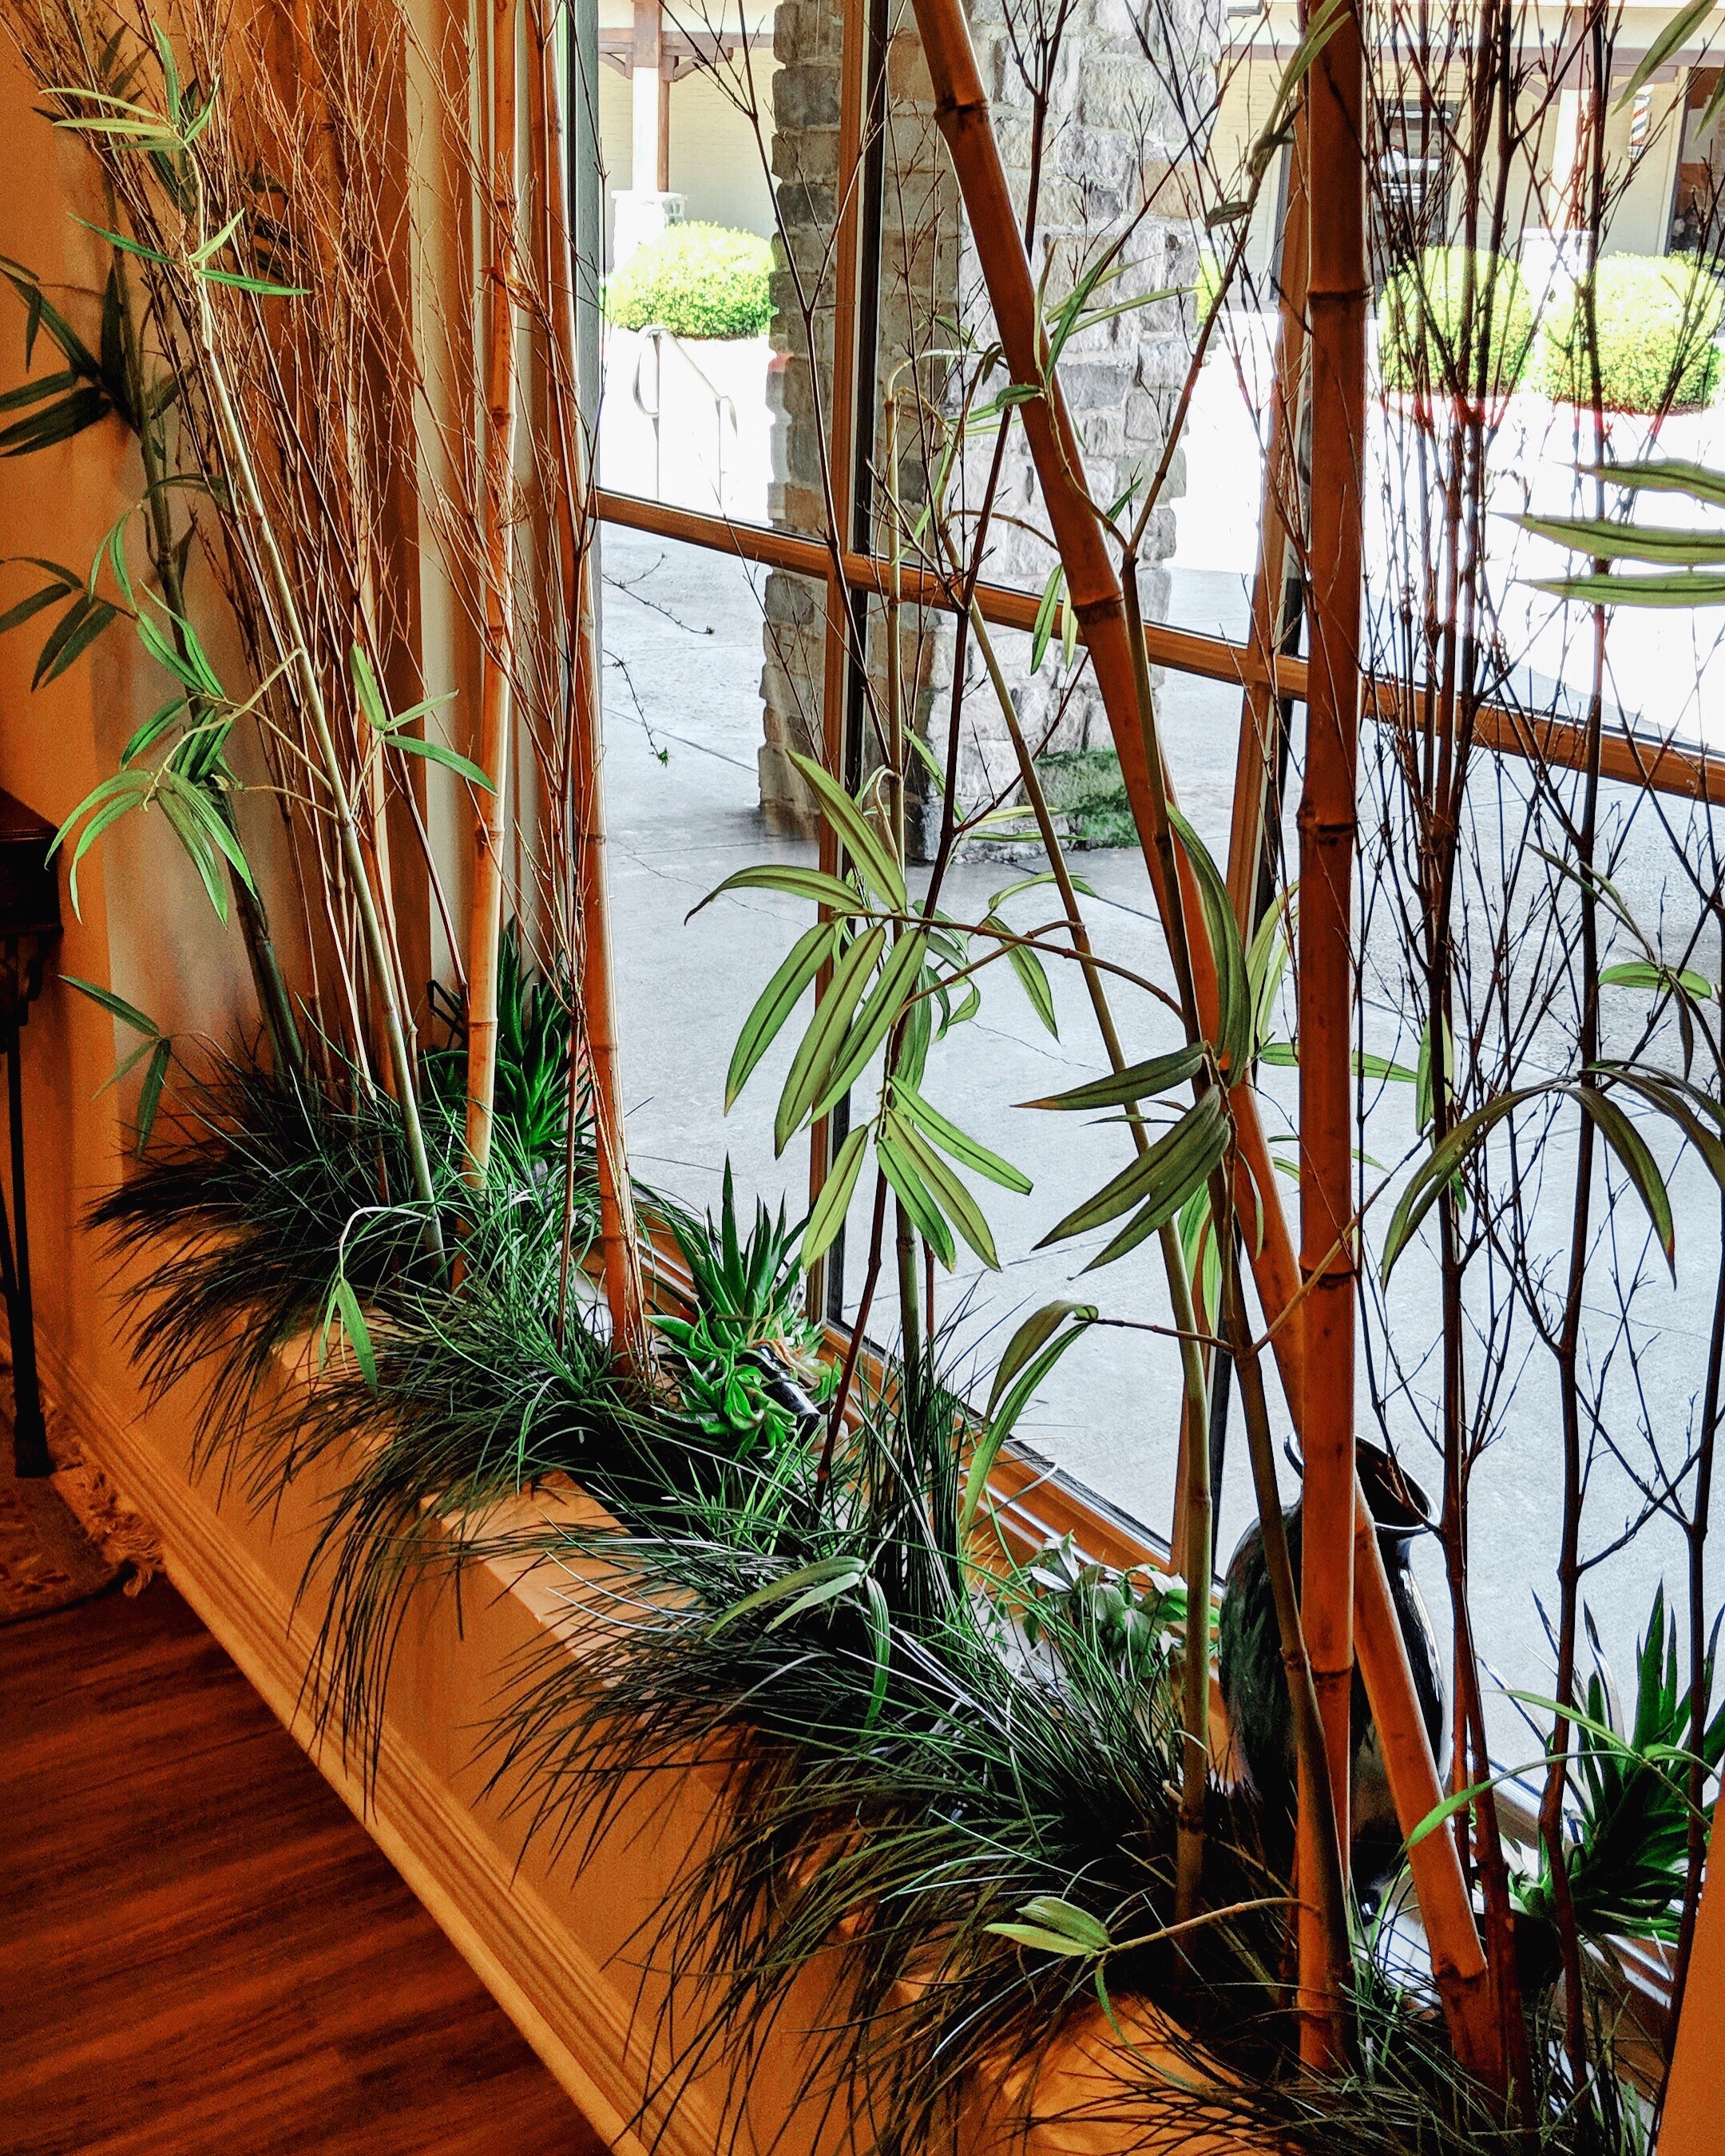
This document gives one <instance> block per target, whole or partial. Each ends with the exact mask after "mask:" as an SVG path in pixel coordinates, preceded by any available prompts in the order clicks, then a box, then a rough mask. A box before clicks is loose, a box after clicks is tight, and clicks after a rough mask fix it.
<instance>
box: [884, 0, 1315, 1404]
mask: <svg viewBox="0 0 1725 2156" xmlns="http://www.w3.org/2000/svg"><path fill="white" fill-rule="evenodd" d="M915 5H916V23H917V28H918V30H919V32H920V33H921V36H922V49H923V56H924V58H925V59H926V60H927V64H928V70H929V75H930V79H931V80H932V83H933V85H934V91H935V98H936V106H935V116H936V119H937V123H938V125H939V126H940V130H941V132H942V136H944V138H945V140H946V143H947V151H948V153H949V154H950V156H951V157H952V167H953V170H954V172H955V173H956V174H957V178H958V184H959V190H960V193H961V194H962V195H963V199H964V206H965V209H966V211H967V213H968V217H969V219H970V226H971V231H972V234H973V238H974V240H975V244H976V249H977V254H978V259H979V261H980V263H981V265H982V269H983V279H984V281H985V282H986V284H987V286H988V297H989V300H990V301H991V303H992V305H993V310H994V321H995V326H996V328H997V329H998V331H999V335H1000V341H1001V346H1002V349H1003V351H1004V353H1005V356H1006V361H1007V366H1008V368H1009V372H1010V373H1011V376H1012V378H1013V380H1014V382H1016V383H1019V384H1021V385H1028V386H1032V387H1034V388H1037V389H1038V390H1039V391H1040V395H1038V396H1036V397H1034V398H1029V400H1027V401H1026V402H1025V403H1022V404H1020V405H1019V406H1018V407H1017V408H1016V409H1017V412H1018V414H1019V418H1020V419H1021V420H1022V422H1023V424H1024V434H1025V439H1026V440H1027V441H1028V443H1029V448H1030V453H1031V455H1032V458H1033V459H1034V462H1035V465H1036V472H1037V476H1038V479H1039V480H1040V484H1041V489H1042V497H1043V505H1044V507H1045V510H1046V511H1047V515H1048V520H1049V524H1050V528H1051V530H1052V531H1053V534H1054V538H1055V545H1056V547H1058V549H1059V552H1060V559H1061V561H1062V562H1063V563H1064V564H1065V571H1066V588H1067V591H1068V593H1069V596H1070V603H1071V605H1072V608H1073V610H1074V612H1075V613H1076V615H1077V617H1078V619H1079V622H1080V624H1081V626H1082V628H1083V630H1084V634H1085V641H1086V644H1087V645H1088V647H1089V649H1090V654H1091V667H1092V669H1093V670H1094V672H1095V675H1096V687H1097V690H1098V691H1099V693H1100V694H1101V699H1102V704H1103V708H1104V710H1105V711H1106V713H1107V716H1108V725H1109V730H1110V732H1111V735H1112V737H1113V742H1114V748H1115V752H1116V753H1117V756H1118V757H1119V758H1120V770H1121V778H1122V782H1123V783H1124V785H1125V788H1126V793H1127V801H1128V803H1130V804H1131V807H1132V818H1133V821H1134V823H1135V824H1137V829H1138V834H1139V839H1140V843H1141V844H1142V847H1143V850H1144V855H1145V863H1146V866H1147V868H1148V870H1149V873H1150V880H1151V885H1152V888H1153V891H1154V892H1155V895H1156V900H1157V904H1158V910H1159V911H1160V913H1161V916H1162V919H1163V927H1164V929H1167V928H1168V924H1169V923H1170V921H1173V920H1175V919H1177V918H1178V909H1179V908H1180V907H1181V906H1184V909H1185V911H1188V912H1189V914H1190V915H1191V916H1192V917H1193V918H1194V920H1195V921H1198V922H1199V923H1201V922H1202V921H1203V912H1202V909H1201V907H1200V906H1199V903H1198V894H1197V888H1196V885H1195V884H1194V881H1193V879H1192V873H1191V870H1190V868H1189V865H1187V863H1186V862H1185V860H1183V858H1180V859H1177V860H1176V861H1175V865H1174V871H1173V879H1172V880H1170V879H1169V877H1168V873H1167V870H1166V868H1165V865H1164V860H1163V856H1162V855H1159V854H1158V850H1157V847H1156V844H1155V840H1154V836H1153V830H1154V814H1153V808H1152V805H1151V801H1150V775H1149V771H1148V768H1147V763H1146V759H1145V748H1144V741H1143V735H1142V730H1141V728H1140V726H1139V722H1138V701H1137V684H1136V679H1135V672H1136V662H1135V660H1134V657H1133V652H1132V637H1131V635H1130V634H1129V633H1128V629H1127V619H1126V606H1125V599H1124V597H1123V595H1122V589H1121V583H1120V579H1119V577H1117V575H1116V573H1115V569H1114V564H1113V562H1112V559H1111V557H1110V554H1109V552H1108V547H1107V543H1106V539H1105V537H1104V535H1103V531H1102V527H1101V521H1100V519H1099V518H1098V516H1097V514H1096V506H1095V504H1094V503H1093V502H1092V501H1091V498H1090V495H1089V494H1088V492H1087V491H1086V487H1085V484H1084V476H1083V475H1084V460H1083V456H1082V453H1081V450H1080V448H1079V444H1078V438H1077V435H1076V431H1075V430H1074V429H1073V426H1072V422H1071V418H1070V414H1069V413H1068V411H1067V409H1066V404H1065V398H1064V397H1063V396H1062V395H1061V393H1060V383H1059V382H1058V380H1055V379H1049V378H1047V377H1046V375H1045V345H1044V341H1043V338H1042V335H1041V331H1040V319H1039V316H1038V311H1037V304H1036V293H1035V287H1034V282H1033V280H1032V278H1031V275H1030V264H1029V256H1028V255H1027V254H1026V253H1025V251H1024V241H1023V239H1022V238H1021V236H1020V234H1019V228H1018V222H1017V219H1016V218H1015V216H1014V212H1013V207H1012V197H1011V193H1010V192H1009V188H1008V186H1007V182H1006V174H1005V171H1004V167H1003V166H1002V164H1001V161H1000V151H999V145H998V144H997V142H996V141H995V140H994V135H993V126H992V124H991V122H990V120H989V115H988V96H987V94H986V92H985V91H984V90H983V85H982V79H981V76H980V74H978V69H977V63H976V55H975V53H974V51H973V49H972V46H971V42H970V33H969V29H968V26H967V24H966V23H965V19H964V16H963V11H962V9H961V8H959V7H958V6H957V0H915ZM1173 940H1174V939H1173V935H1172V932H1170V934H1169V942H1170V946H1171V947H1172V944H1173ZM1191 957H1192V967H1193V973H1194V992H1195V994H1196V998H1197V1004H1198V1009H1199V1016H1200V1019H1201V1020H1202V1021H1203V1023H1204V1024H1205V1025H1206V1026H1207V1027H1208V1028H1209V1030H1211V1031H1214V1018H1215V1012H1216V981H1215V968H1214V963H1213V962H1212V960H1211V957H1210V952H1209V944H1208V942H1207V941H1206V940H1205V939H1204V937H1203V936H1202V934H1199V935H1198V936H1197V937H1194V942H1193V946H1192V952H1191ZM1230 1109H1231V1111H1232V1113H1233V1116H1234V1119H1235V1127H1236V1129H1237V1131H1238V1132H1239V1152H1238V1163H1239V1165H1238V1166H1237V1168H1236V1171H1235V1173H1236V1178H1237V1197H1238V1200H1239V1203H1240V1205H1241V1208H1242V1209H1243V1210H1244V1211H1245V1213H1246V1214H1248V1216H1249V1217H1251V1218H1254V1219H1261V1221H1262V1223H1263V1230H1264V1232H1263V1235H1262V1237H1261V1240H1260V1241H1259V1243H1258V1245H1257V1247H1256V1249H1255V1253H1254V1257H1253V1265H1254V1268H1255V1272H1256V1275H1257V1278H1258V1283H1259V1291H1260V1296H1261V1297H1262V1300H1263V1301H1264V1305H1265V1307H1266V1310H1270V1311H1271V1312H1276V1311H1281V1310H1285V1309H1286V1307H1287V1306H1289V1305H1290V1304H1291V1302H1292V1301H1293V1300H1294V1296H1295V1294H1296V1288H1297V1281H1298V1275H1297V1271H1296V1266H1295V1264H1294V1255H1293V1247H1292V1244H1291V1240H1290V1238H1289V1235H1288V1230H1287V1224H1286V1220H1285V1219H1284V1218H1283V1214H1282V1209H1281V1193H1280V1192H1279V1190H1278V1189H1277V1188H1276V1171H1275V1169H1274V1168H1273V1167H1272V1166H1271V1160H1270V1149H1269V1147H1268V1146H1267V1145H1266V1143H1265V1140H1264V1132H1263V1127H1262V1125H1261V1123H1260V1121H1259V1116H1258V1106H1257V1101H1256V1099H1255V1096H1254V1095H1253V1092H1252V1090H1251V1088H1250V1085H1249V1084H1247V1083H1245V1082H1244V1081H1242V1082H1240V1083H1239V1084H1236V1085H1235V1086H1234V1087H1233V1088H1232V1090H1231V1092H1230ZM1301 1338H1302V1336H1301V1328H1300V1327H1298V1326H1296V1325H1286V1326H1283V1327H1281V1328H1280V1329H1279V1330H1278V1331H1277V1332H1276V1333H1275V1335H1274V1336H1273V1344H1274V1347H1275V1352H1276V1362H1277V1365H1278V1367H1279V1368H1280V1369H1281V1375H1282V1384H1283V1388H1284V1389H1285V1391H1286V1393H1287V1394H1288V1397H1289V1399H1290V1400H1291V1401H1296V1400H1297V1399H1298V1398H1299V1394H1300V1388H1301Z"/></svg>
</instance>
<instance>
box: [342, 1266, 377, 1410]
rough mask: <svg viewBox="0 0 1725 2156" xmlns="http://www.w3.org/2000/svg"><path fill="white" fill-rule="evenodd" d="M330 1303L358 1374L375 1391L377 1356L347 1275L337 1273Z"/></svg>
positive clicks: (357, 1298)
mask: <svg viewBox="0 0 1725 2156" xmlns="http://www.w3.org/2000/svg"><path fill="white" fill-rule="evenodd" d="M330 1305H331V1310H332V1311H333V1312H334V1313H335V1315H336V1316H337V1317H339V1318H340V1319H341V1329H342V1331H343V1332H346V1334H347V1339H348V1343H349V1345H350V1346H351V1347H352V1349H353V1359H354V1361H355V1362H356V1363H358V1365H359V1371H360V1375H361V1376H362V1378H364V1379H365V1381H366V1383H367V1385H368V1386H369V1387H370V1388H371V1389H372V1391H373V1392H374V1393H375V1392H376V1391H377V1353H376V1350H375V1349H374V1348H373V1347H372V1334H371V1328H370V1327H369V1326H367V1323H366V1314H365V1312H364V1311H362V1309H361V1308H360V1306H359V1297H358V1296H357V1295H356V1294H355V1293H354V1292H353V1289H352V1285H351V1283H350V1282H349V1281H348V1280H347V1277H346V1276H345V1275H343V1274H341V1273H338V1274H337V1275H336V1284H335V1286H334V1287H333V1288H332V1289H331V1291H330Z"/></svg>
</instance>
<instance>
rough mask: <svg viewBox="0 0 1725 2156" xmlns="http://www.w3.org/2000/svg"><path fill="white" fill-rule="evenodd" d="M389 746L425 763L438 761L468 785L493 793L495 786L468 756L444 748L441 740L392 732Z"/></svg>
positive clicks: (403, 754)
mask: <svg viewBox="0 0 1725 2156" xmlns="http://www.w3.org/2000/svg"><path fill="white" fill-rule="evenodd" d="M389 746H390V747H391V748H393V750H394V751H395V752H396V753H397V754H398V756H418V757H424V759H425V761H426V762H427V763H439V764H441V765H442V766H443V767H444V770H445V771H453V772H454V773H455V775H456V777H457V778H465V780H466V781H467V783H468V784H469V785H470V786H476V787H478V788H479V789H480V792H481V793H495V791H496V788H495V787H494V786H493V785H492V783H491V782H490V779H489V778H486V776H485V773H484V772H483V771H481V770H480V767H479V766H478V765H477V764H476V763H475V762H474V761H473V759H472V758H471V757H465V756H462V755H461V754H460V753H459V752H458V751H456V750H454V749H452V748H445V747H444V745H443V743H442V742H434V741H422V740H421V739H420V737H419V736H418V734H404V733H401V732H396V733H392V734H391V735H390V736H389Z"/></svg>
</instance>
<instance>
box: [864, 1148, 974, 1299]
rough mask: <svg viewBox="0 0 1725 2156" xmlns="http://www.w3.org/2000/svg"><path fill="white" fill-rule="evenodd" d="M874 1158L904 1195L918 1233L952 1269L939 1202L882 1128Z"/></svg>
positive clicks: (947, 1231) (952, 1256) (948, 1232)
mask: <svg viewBox="0 0 1725 2156" xmlns="http://www.w3.org/2000/svg"><path fill="white" fill-rule="evenodd" d="M875 1158H876V1159H877V1160H878V1161H879V1162H880V1172H881V1173H882V1174H883V1175H885V1177H886V1180H887V1182H888V1183H890V1184H891V1186H892V1188H893V1190H894V1191H895V1192H896V1193H897V1195H898V1196H899V1197H900V1198H901V1199H903V1201H904V1207H905V1210H906V1212H907V1213H908V1214H910V1216H911V1219H912V1220H913V1221H914V1222H915V1223H916V1230H917V1232H918V1234H919V1235H921V1236H922V1240H923V1241H924V1242H926V1243H927V1245H928V1246H929V1248H930V1249H931V1250H932V1251H933V1252H934V1254H935V1255H936V1256H937V1258H938V1259H939V1260H940V1261H941V1263H942V1265H944V1266H945V1267H946V1269H947V1271H948V1272H951V1271H952V1267H953V1266H954V1265H956V1264H957V1259H958V1252H957V1247H956V1245H954V1243H953V1241H952V1229H950V1228H949V1227H948V1226H947V1223H946V1219H945V1218H944V1216H943V1215H942V1212H941V1209H940V1208H939V1206H937V1204H935V1202H934V1200H933V1199H932V1198H931V1197H930V1196H929V1194H928V1191H927V1188H926V1187H925V1185H924V1183H923V1181H922V1177H921V1176H919V1175H918V1174H917V1173H916V1168H915V1166H914V1165H913V1164H912V1163H911V1161H910V1160H909V1159H908V1158H906V1155H905V1154H904V1153H903V1152H901V1150H900V1148H899V1147H897V1146H896V1144H895V1143H894V1142H893V1141H892V1139H891V1137H888V1136H887V1135H886V1133H885V1132H883V1133H882V1134H881V1136H880V1137H877V1138H876V1139H875Z"/></svg>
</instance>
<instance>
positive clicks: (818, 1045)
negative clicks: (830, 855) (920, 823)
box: [773, 921, 886, 1156]
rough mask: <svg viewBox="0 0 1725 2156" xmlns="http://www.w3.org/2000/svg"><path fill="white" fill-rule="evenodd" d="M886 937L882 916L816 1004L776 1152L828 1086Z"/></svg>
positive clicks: (795, 1065)
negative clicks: (839, 1050) (827, 1081)
mask: <svg viewBox="0 0 1725 2156" xmlns="http://www.w3.org/2000/svg"><path fill="white" fill-rule="evenodd" d="M885 943H886V929H885V928H884V927H881V926H880V923H879V922H878V921H877V922H876V923H875V926H874V927H872V928H869V929H865V931H864V932H863V933H862V934H861V935H860V936H858V937H855V939H854V940H853V941H852V942H851V945H850V949H849V950H848V951H846V952H845V955H844V957H842V958H840V959H839V962H838V963H837V965H835V966H834V968H833V978H832V979H831V980H830V981H829V983H828V984H827V992H826V993H825V995H824V996H823V997H822V998H821V999H820V1001H819V1004H816V1006H815V1011H814V1017H813V1018H812V1019H810V1021H809V1028H808V1030H807V1031H806V1032H805V1033H804V1034H803V1038H802V1040H801V1041H800V1042H799V1043H798V1048H797V1052H796V1054H795V1055H794V1056H793V1058H792V1059H791V1067H790V1070H789V1071H788V1073H787V1075H786V1077H785V1081H784V1090H783V1092H782V1093H781V1094H780V1095H779V1099H778V1112H777V1114H776V1115H775V1116H774V1117H773V1152H774V1154H775V1156H777V1155H778V1154H779V1153H782V1152H783V1151H784V1149H785V1147H786V1146H787V1144H788V1142H789V1141H790V1136H791V1132H793V1131H794V1130H795V1129H796V1128H797V1127H798V1124H799V1123H800V1122H802V1120H803V1116H805V1115H806V1114H807V1113H808V1112H809V1109H810V1108H811V1107H812V1106H814V1101H815V1097H816V1096H817V1095H818V1094H819V1092H820V1091H821V1090H822V1088H823V1087H824V1085H825V1082H826V1075H827V1072H828V1070H829V1068H830V1067H831V1065H832V1060H833V1057H834V1055H836V1054H837V1052H838V1048H839V1042H840V1041H841V1040H842V1039H844V1038H845V1029H846V1028H847V1027H848V1026H849V1024H850V1017H851V1013H852V1012H853V1011H854V1010H855V1009H856V1006H857V1004H858V1002H859V1001H860V998H861V996H862V992H863V989H864V987H865V984H866V983H867V981H868V978H869V976H870V974H871V973H873V972H874V970H875V960H876V959H877V958H878V957H880V952H881V949H882V947H883V946H884V945H885Z"/></svg>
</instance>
